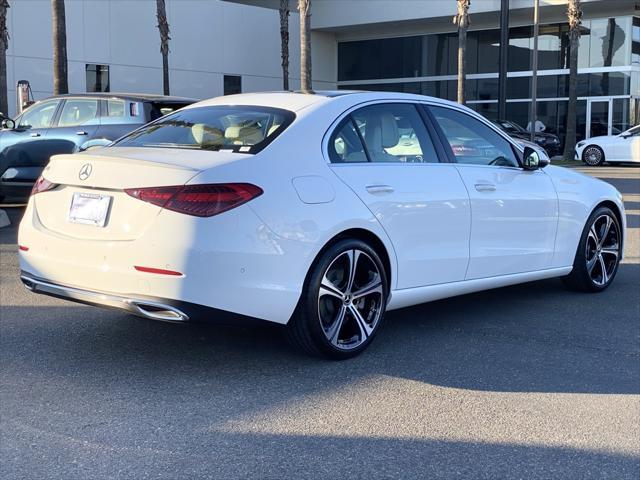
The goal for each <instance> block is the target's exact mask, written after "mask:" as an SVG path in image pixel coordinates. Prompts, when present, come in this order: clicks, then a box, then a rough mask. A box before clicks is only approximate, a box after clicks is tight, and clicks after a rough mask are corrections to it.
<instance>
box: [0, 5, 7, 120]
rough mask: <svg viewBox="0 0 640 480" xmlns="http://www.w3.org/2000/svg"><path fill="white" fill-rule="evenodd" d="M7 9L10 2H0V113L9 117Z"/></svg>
mask: <svg viewBox="0 0 640 480" xmlns="http://www.w3.org/2000/svg"><path fill="white" fill-rule="evenodd" d="M7 8H9V0H0V113H2V114H4V115H8V113H7V112H8V111H9V100H8V96H7V48H9V31H8V30H7Z"/></svg>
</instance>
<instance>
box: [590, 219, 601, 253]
mask: <svg viewBox="0 0 640 480" xmlns="http://www.w3.org/2000/svg"><path fill="white" fill-rule="evenodd" d="M588 238H590V239H592V240H593V242H594V243H595V244H596V247H597V246H598V244H599V241H598V234H597V233H596V222H593V225H591V228H590V229H589V236H588Z"/></svg>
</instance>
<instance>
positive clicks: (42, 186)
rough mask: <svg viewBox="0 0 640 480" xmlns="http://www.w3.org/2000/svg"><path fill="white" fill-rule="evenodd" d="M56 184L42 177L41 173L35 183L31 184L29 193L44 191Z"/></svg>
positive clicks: (51, 188) (54, 186)
mask: <svg viewBox="0 0 640 480" xmlns="http://www.w3.org/2000/svg"><path fill="white" fill-rule="evenodd" d="M57 186H58V184H57V183H51V182H50V181H49V180H47V179H46V178H44V177H43V176H42V175H40V177H38V180H36V183H34V184H33V188H32V189H31V195H35V194H36V193H42V192H46V191H47V190H53V189H54V188H56V187H57Z"/></svg>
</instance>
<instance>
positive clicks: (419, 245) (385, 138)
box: [327, 103, 471, 289]
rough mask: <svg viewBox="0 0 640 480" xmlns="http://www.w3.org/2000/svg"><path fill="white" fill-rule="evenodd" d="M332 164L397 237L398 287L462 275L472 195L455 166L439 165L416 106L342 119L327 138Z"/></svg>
mask: <svg viewBox="0 0 640 480" xmlns="http://www.w3.org/2000/svg"><path fill="white" fill-rule="evenodd" d="M327 149H328V153H329V157H330V159H331V162H332V165H331V166H332V169H333V171H334V172H335V174H336V175H337V176H338V177H339V178H340V179H342V181H344V182H345V183H346V184H347V185H348V186H349V187H350V188H351V189H353V191H354V192H355V193H356V194H357V195H358V197H360V199H361V200H362V201H363V202H364V203H365V204H366V205H367V207H368V208H369V210H371V212H372V213H373V214H374V215H375V217H376V218H377V219H378V221H379V222H380V224H381V225H382V227H383V228H384V229H385V231H386V232H387V234H388V235H389V238H390V239H391V241H392V242H393V246H394V249H395V254H396V258H397V262H398V274H397V279H396V280H397V282H396V284H395V286H394V288H397V289H402V288H412V287H420V286H425V285H433V284H438V283H446V282H455V281H460V280H464V276H465V272H466V269H467V263H468V260H469V231H470V221H471V218H470V208H469V197H468V195H467V191H466V189H465V186H464V184H463V183H462V180H461V179H460V175H459V174H458V172H457V171H456V169H455V166H454V165H452V164H450V163H439V158H438V155H437V153H436V149H435V147H434V144H433V142H432V139H431V136H430V135H429V132H428V131H427V128H426V126H425V124H424V122H423V121H422V118H421V116H420V114H419V112H418V110H417V108H416V106H415V105H413V104H411V103H380V104H374V105H370V106H365V107H362V108H360V109H358V110H356V111H354V112H352V113H351V114H350V115H349V116H347V117H346V118H345V119H343V120H342V122H341V123H340V124H339V125H338V127H337V128H336V129H335V131H334V132H333V134H332V135H331V137H330V139H329V144H328V147H327Z"/></svg>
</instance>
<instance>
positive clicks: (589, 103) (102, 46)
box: [7, 0, 640, 139]
mask: <svg viewBox="0 0 640 480" xmlns="http://www.w3.org/2000/svg"><path fill="white" fill-rule="evenodd" d="M65 3H66V10H67V45H68V58H69V88H70V91H71V92H85V91H96V90H98V91H112V92H123V91H126V92H136V93H161V92H162V71H161V65H162V61H161V55H160V46H159V34H158V30H157V27H156V25H157V19H156V10H155V9H156V2H155V0H66V2H65ZM296 3H297V2H296V1H295V0H291V1H290V4H291V11H292V14H291V17H290V22H289V29H290V69H289V71H290V75H291V84H290V85H291V88H292V89H296V88H298V86H299V69H300V63H299V17H298V15H297V13H296V12H295V8H296ZM581 3H582V8H583V12H584V15H583V19H582V26H581V39H580V50H579V54H578V61H579V76H578V97H579V101H578V137H579V139H580V138H584V137H588V136H593V135H599V134H607V133H615V132H618V131H620V130H624V129H626V128H628V127H629V126H630V125H633V124H637V123H638V122H639V121H640V0H582V2H581ZM279 4H280V0H167V17H168V21H169V25H170V29H171V31H170V36H171V41H170V50H171V51H170V54H169V66H170V84H171V93H172V94H174V95H182V96H188V97H194V98H208V97H213V96H218V95H223V94H227V93H236V92H239V91H243V92H249V91H264V90H279V89H281V88H282V78H281V75H282V71H281V58H280V32H279V28H280V23H279V16H278V12H277V9H278V6H279ZM566 4H567V2H566V0H540V6H541V8H540V24H541V26H540V33H539V47H538V48H539V56H538V75H537V80H538V81H537V83H538V89H537V98H538V101H537V108H536V111H537V115H538V118H539V120H540V121H541V122H542V123H543V124H544V125H545V127H546V129H547V130H548V131H551V132H555V133H557V134H559V135H560V137H561V138H562V137H563V136H564V131H565V126H566V125H565V124H566V111H567V103H568V98H567V95H568V92H567V90H568V73H569V71H568V53H569V48H568V37H567V32H568V26H567V22H566V8H567V6H566ZM510 7H511V8H510V28H509V46H508V71H509V72H508V82H507V97H508V100H507V117H508V118H507V119H509V120H514V121H516V122H517V123H519V124H520V125H522V126H523V127H526V126H527V124H528V119H529V113H530V109H531V105H532V102H531V80H532V75H533V73H532V71H531V64H532V61H531V60H532V48H533V38H532V37H533V27H532V20H533V8H532V7H533V0H510ZM455 13H456V1H455V0H313V3H312V16H311V27H312V65H313V72H312V73H313V78H314V88H316V89H331V88H339V89H362V90H394V91H403V92H411V93H419V94H425V95H433V96H437V97H441V98H448V99H452V100H453V99H455V92H456V82H457V62H456V55H457V48H458V38H457V34H456V27H455V25H453V22H452V17H453V15H455ZM470 15H471V28H470V31H469V34H468V46H467V55H468V59H467V73H468V75H467V84H466V89H467V98H468V105H469V106H470V107H471V108H474V109H475V110H477V111H478V112H480V113H482V114H483V115H485V116H487V117H489V118H492V119H494V118H496V116H497V112H498V56H499V48H500V33H499V23H500V0H474V1H473V2H472V3H471V9H470ZM8 26H9V33H10V35H11V39H10V44H9V51H8V52H7V54H8V55H7V74H8V75H7V78H8V88H9V89H10V92H12V91H13V89H14V88H15V85H16V82H17V81H18V80H23V79H24V80H28V81H29V82H30V84H31V88H32V90H33V93H34V96H35V98H36V99H38V98H43V97H45V96H48V95H50V94H51V91H52V85H53V79H52V70H53V62H52V55H51V52H52V47H51V5H50V1H49V0H12V1H11V8H10V9H9V20H8ZM10 98H12V96H11V95H10ZM9 113H10V114H13V113H14V112H11V111H10V112H9Z"/></svg>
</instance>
